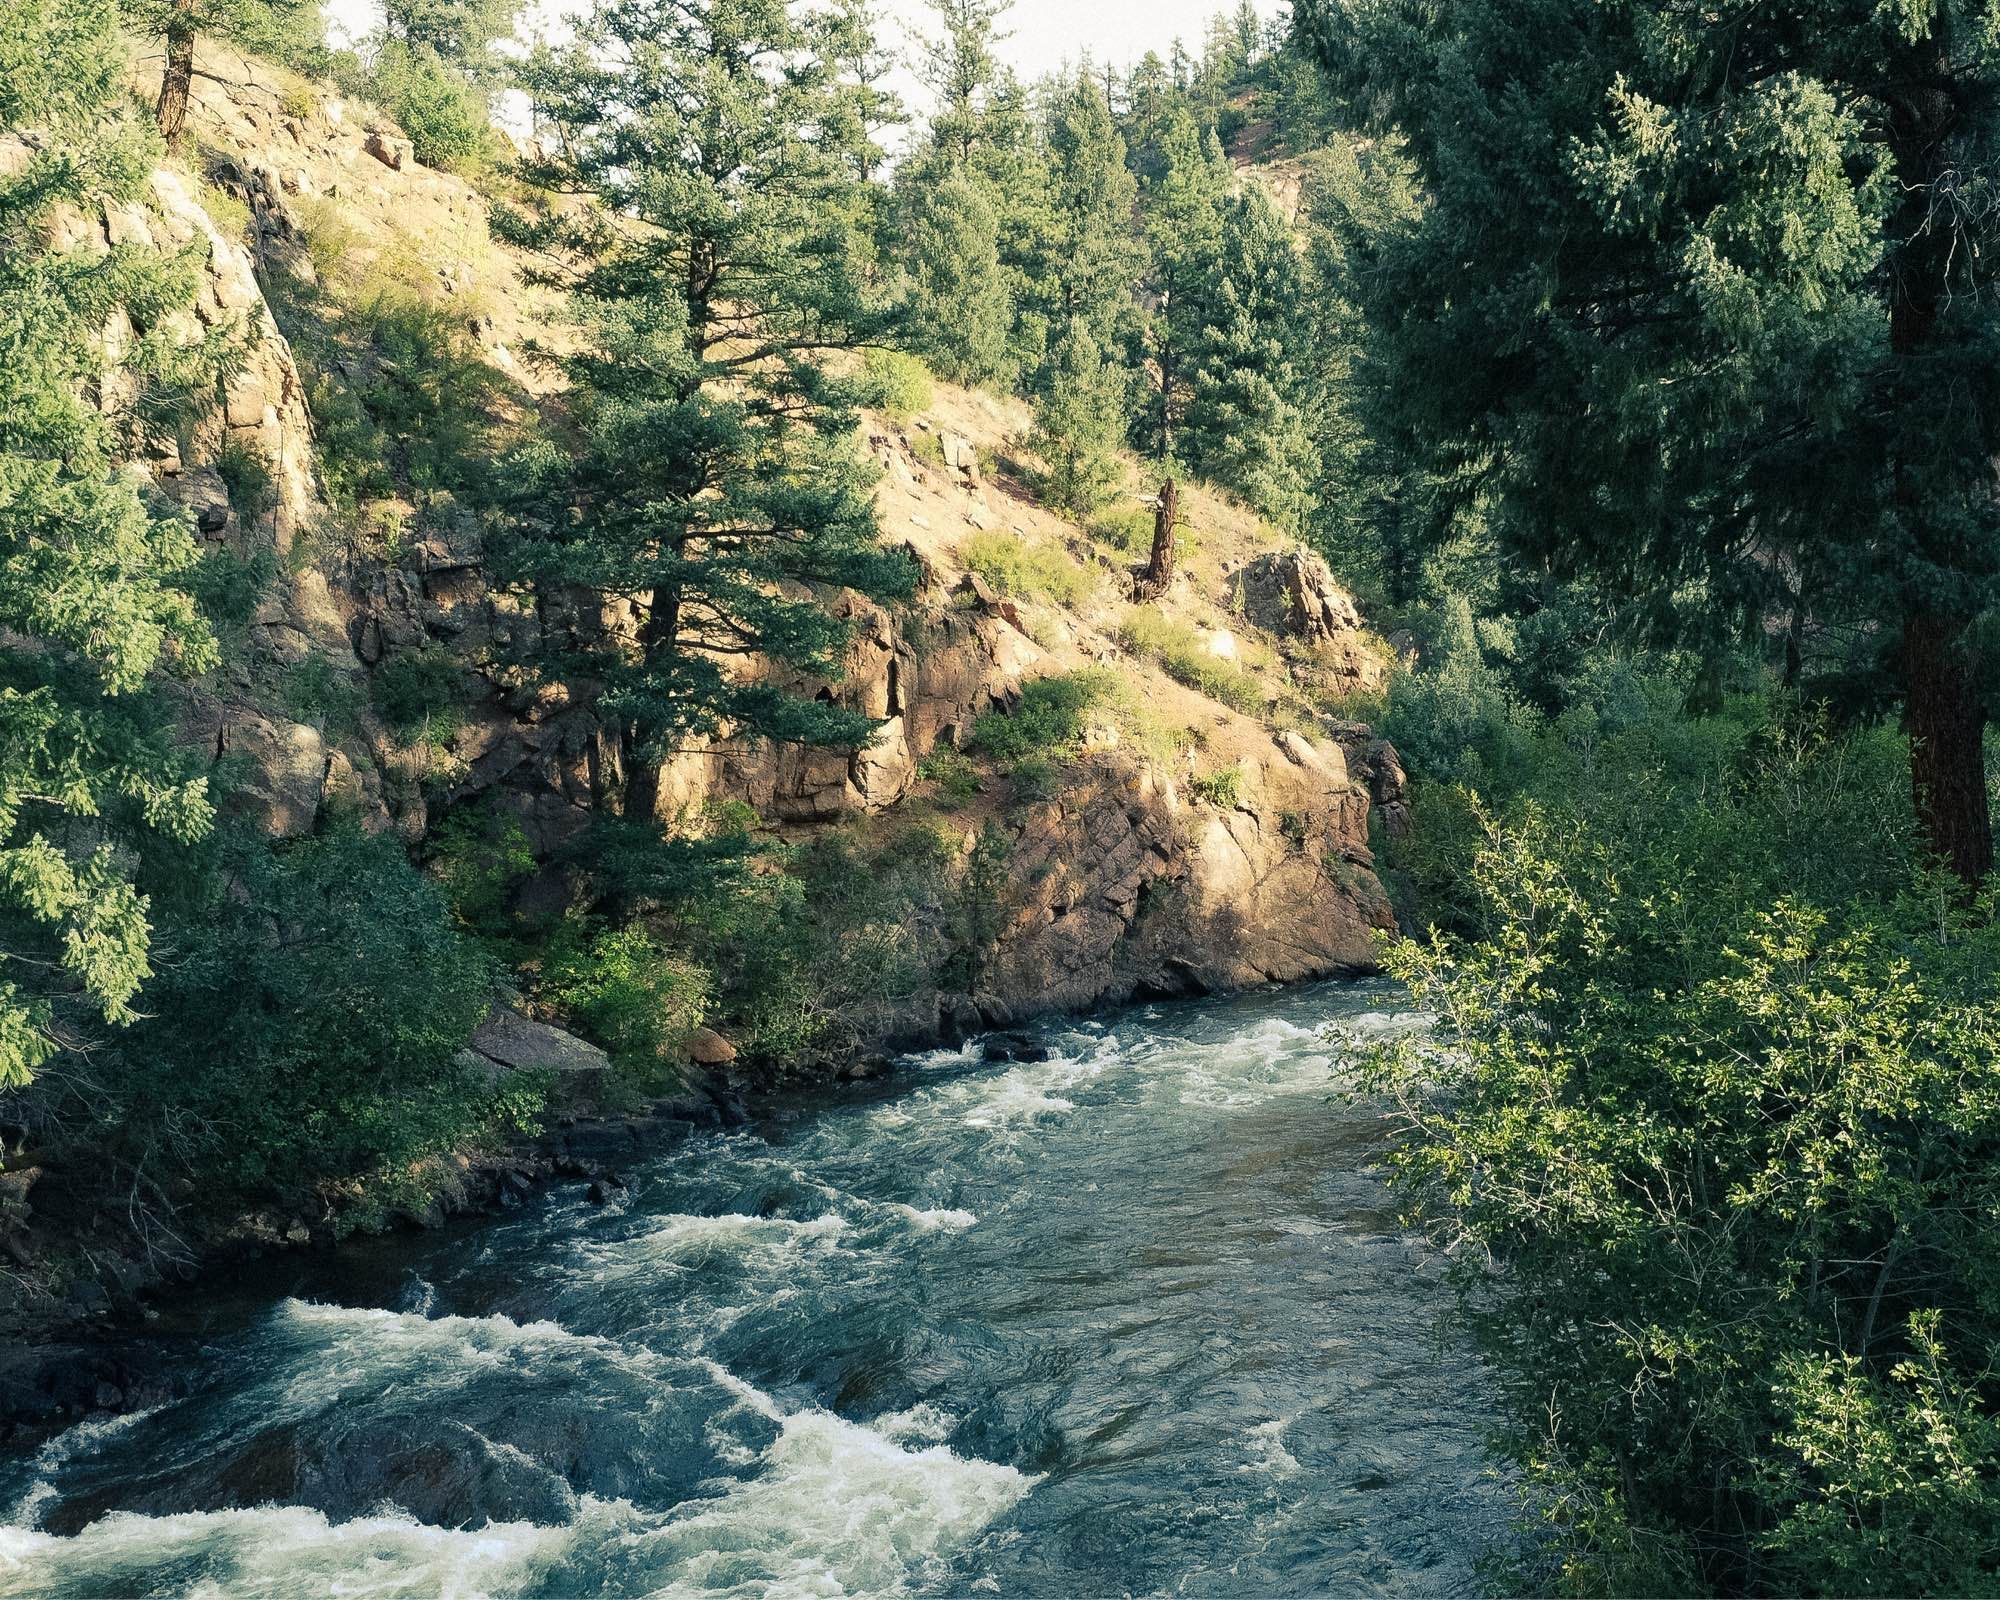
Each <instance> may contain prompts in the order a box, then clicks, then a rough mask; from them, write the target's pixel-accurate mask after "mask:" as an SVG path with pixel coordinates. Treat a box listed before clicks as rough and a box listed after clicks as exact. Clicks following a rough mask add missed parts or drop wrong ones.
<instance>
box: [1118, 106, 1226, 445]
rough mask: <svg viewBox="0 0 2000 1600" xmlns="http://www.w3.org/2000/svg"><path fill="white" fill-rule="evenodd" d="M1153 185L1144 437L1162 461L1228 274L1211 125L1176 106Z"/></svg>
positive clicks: (1217, 146)
mask: <svg viewBox="0 0 2000 1600" xmlns="http://www.w3.org/2000/svg"><path fill="white" fill-rule="evenodd" d="M1153 165H1154V166H1155V167H1156V169H1157V176H1156V177H1155V178H1154V180H1153V181H1152V182H1151V183H1150V184H1149V185H1148V186H1147V189H1146V193H1145V206H1144V213H1143V214H1144V219H1145V229H1146V245H1147V267H1146V276H1145V281H1144V288H1145V291H1146V294H1147V297H1148V299H1149V301H1150V302H1151V304H1152V305H1153V307H1154V310H1153V311H1152V314H1151V315H1150V316H1149V317H1148V318H1147V327H1146V337H1145V348H1146V351H1147V353H1148V355H1149V356H1150V357H1151V362H1150V368H1149V375H1150V377H1151V380H1152V381H1151V390H1150V393H1149V395H1148V406H1147V409H1146V411H1145V412H1144V413H1143V414H1142V417H1141V426H1140V427H1139V428H1138V429H1137V430H1136V431H1137V434H1138V442H1139V443H1140V444H1141V445H1142V446H1143V447H1144V448H1145V449H1146V450H1147V451H1148V452H1149V453H1150V454H1152V455H1154V456H1156V457H1158V458H1159V459H1161V460H1168V459H1171V458H1172V456H1173V454H1174V448H1175V444H1176V441H1177V436H1178V433H1179V429H1180V425H1181V420H1182V418H1183V417H1184V416H1185V415H1186V412H1187V407H1188V399H1189V390H1190V387H1191V385H1192V383H1193V381H1194V372H1193V365H1194V361H1195V359H1196V352H1197V351H1198V350H1199V349H1200V346H1201V343H1202V340H1203V336H1204V332H1205V329H1206V327H1207V323H1208V318H1209V315H1210V310H1211V307H1212V305H1213V303H1214V300H1215V293H1216V288H1217V284H1218V282H1219V280H1220V278H1221V273H1222V218H1223V206H1224V201H1225V198H1226V197H1227V195H1228V193H1229V185H1230V180H1231V173H1230V170H1229V159H1228V157H1227V156H1225V155H1224V154H1223V153H1222V145H1221V143H1220V142H1219V141H1218V140H1217V139H1216V136H1215V133H1214V131H1213V130H1212V129H1204V128H1202V127H1201V126H1200V125H1199V124H1197V123H1196V121H1195V119H1194V115H1193V113H1192V112H1191V111H1190V110H1188V109H1187V108H1186V107H1185V106H1177V107H1176V108H1175V109H1174V111H1172V112H1170V113H1168V114H1167V116H1166V118H1165V120H1164V123H1163V125H1162V127H1161V129H1160V132H1159V142H1158V154H1157V157H1156V159H1155V161H1154V163H1153Z"/></svg>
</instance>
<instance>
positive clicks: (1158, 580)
mask: <svg viewBox="0 0 2000 1600" xmlns="http://www.w3.org/2000/svg"><path fill="white" fill-rule="evenodd" d="M1180 504H1181V496H1180V489H1179V487H1178V486H1177V485H1176V484H1175V483H1174V480H1173V479H1172V478H1169V479H1167V480H1166V481H1165V482H1164V483H1162V484H1161V485H1160V499H1159V503H1158V504H1157V505H1156V506H1155V507H1154V509H1153V554H1152V559H1151V560H1149V561H1148V562H1147V563H1146V564H1145V566H1143V567H1141V568H1140V569H1139V572H1138V574H1137V576H1136V577H1135V578H1134V579H1133V582H1132V598H1133V599H1134V600H1157V599H1158V598H1159V597H1160V596H1161V595H1163V594H1165V593H1166V592H1167V587H1168V585H1170V584H1171V583H1172V582H1173V581H1174V554H1175V551H1174V523H1175V521H1176V520H1177V519H1178V518H1179V516H1180Z"/></svg>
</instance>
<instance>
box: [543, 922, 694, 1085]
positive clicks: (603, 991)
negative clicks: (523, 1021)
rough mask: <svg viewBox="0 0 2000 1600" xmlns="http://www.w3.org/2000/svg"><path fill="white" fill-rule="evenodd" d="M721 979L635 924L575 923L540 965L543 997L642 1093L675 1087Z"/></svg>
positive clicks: (553, 942) (561, 934)
mask: <svg viewBox="0 0 2000 1600" xmlns="http://www.w3.org/2000/svg"><path fill="white" fill-rule="evenodd" d="M714 991H715V979H714V975H713V974H712V973H710V972H709V971H708V970H707V969H706V968H705V967H702V966H700V965H698V964H697V963H695V962H693V961H690V960H688V959H686V958H685V957H683V956H680V955H677V954H676V953H675V952H673V951H672V950H670V949H668V948H667V947H666V946H665V945H664V944H663V943H661V941H660V940H659V939H658V938H657V937H655V936H654V935H653V934H652V933H650V932H649V931H648V930H647V929H645V928H644V927H642V926H640V925H639V924H637V923H632V924H628V925H627V926H624V927H613V928H604V927H594V926H592V925H591V924H590V923H589V922H587V921H585V920H583V919H581V918H571V919H570V920H568V921H566V922H565V923H564V924H563V926H562V928H561V929H560V930H559V931H558V933H557V934H556V936H555V938H553V939H552V940H551V941H550V942H549V947H548V950H547V951H546V953H545V954H544V956H543V959H542V970H541V982H540V984H539V986H538V993H539V994H540V996H541V997H542V998H543V999H545V1000H548V1001H551V1002H553V1003H554V1004H555V1005H558V1006H560V1007H562V1009H563V1010H564V1011H566V1012H567V1013H568V1014H569V1015H570V1016H572V1017H573V1018H575V1020H576V1021H577V1023H578V1024H579V1025H580V1026H581V1027H582V1029H583V1031H584V1032H585V1033H587V1034H588V1035H589V1036H590V1037H591V1038H592V1039H594V1040H596V1041H597V1043H599V1044H601V1045H602V1046H604V1048H605V1049H606V1050H607V1051H609V1052H610V1054H611V1058H612V1061H613V1062H614V1063H615V1064H616V1066H617V1067H618V1068H619V1069H620V1071H621V1072H622V1073H624V1074H625V1076H626V1077H627V1078H628V1079H629V1080H630V1081H631V1082H632V1083H633V1084H634V1085H635V1086H636V1087H638V1088H640V1089H643V1090H646V1091H648V1092H658V1091H660V1090H662V1089H670V1088H677V1087H679V1086H680V1085H681V1083H682V1081H683V1078H684V1071H683V1068H684V1065H685V1057H684V1055H683V1047H684V1046H685V1043H686V1040H687V1037H688V1035H689V1034H690V1033H692V1032H693V1031H694V1030H695V1029H696V1028H698V1027H700V1026H701V1024H702V1020H703V1019H704V1018H705V1017H706V1016H707V1014H708V1011H709V1008H710V1006H711V1005H712V1004H713V1003H714V998H715V994H714Z"/></svg>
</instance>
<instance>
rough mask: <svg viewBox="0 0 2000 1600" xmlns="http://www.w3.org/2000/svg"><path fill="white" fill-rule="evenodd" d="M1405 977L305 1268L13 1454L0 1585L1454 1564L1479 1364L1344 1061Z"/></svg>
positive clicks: (1462, 1584) (54, 1587) (1260, 1010)
mask: <svg viewBox="0 0 2000 1600" xmlns="http://www.w3.org/2000/svg"><path fill="white" fill-rule="evenodd" d="M1394 1006H1395V996H1394V992H1393V991H1392V990H1389V989H1388V988H1386V987H1384V986H1381V985H1375V984H1349V985H1325V986H1321V987H1319V988H1316V989H1306V990H1292V991H1286V992H1271V993H1265V994H1260V995H1253V996H1246V997H1242V998H1238V999H1235V1000H1230V1001H1222V1002H1200V1003H1190V1004H1174V1005H1161V1006H1154V1007H1146V1008H1140V1009H1135V1010H1133V1011H1130V1012H1126V1013H1123V1014H1121V1015H1118V1016H1115V1017H1112V1018H1109V1019H1106V1020H1104V1021H1098V1022H1079V1023H1068V1024H1059V1025H1053V1026H1051V1027H1050V1028H1049V1029H1047V1030H1046V1032H1045V1034H1044V1035H1043V1037H1044V1039H1045V1042H1046V1043H1047V1044H1048V1045H1049V1046H1050V1047H1051V1049H1052V1050H1053V1052H1054V1054H1053V1055H1052V1057H1051V1059H1049V1060H1047V1061H1043V1062H1037V1063H1032V1064H1002V1065H992V1064H987V1063H985V1062H983V1061H982V1060H981V1059H980V1052H979V1050H978V1049H977V1048H976V1047H968V1048H967V1049H966V1050H964V1051H954V1052H937V1053H934V1054H931V1055H927V1056H920V1057H915V1058H912V1059H911V1060H909V1061H908V1062H906V1063H904V1064H903V1065H902V1067H901V1068H900V1070H899V1071H898V1072H897V1074H896V1075H895V1076H894V1077H893V1078H892V1079H890V1080H889V1081H887V1082H886V1083H884V1084H880V1085H875V1086H871V1087H870V1088H869V1089H868V1090H867V1091H866V1092H862V1091H859V1090H857V1091H855V1092H853V1093H851V1094H849V1095H846V1096H844V1097H831V1098H828V1097H822V1098H819V1099H816V1100H810V1101H807V1100H802V1101H799V1102H797V1103H792V1104H782V1105H778V1106H775V1107H772V1108H770V1109H769V1110H768V1112H767V1114H766V1116H765V1119H764V1120H763V1122H762V1123H760V1125H759V1126H757V1127H756V1128H754V1129H752V1130H743V1131H734V1132H727V1133H695V1134H691V1135H690V1136H689V1137H688V1138H687V1139H686V1140H684V1141H682V1142H680V1143H677V1144H675V1145H673V1146H672V1147H671V1148H668V1149H664V1150H662V1151H660V1152H658V1153H657V1154H655V1155H653V1156H652V1157H650V1158H649V1159H647V1160H646V1161H644V1162H643V1163H640V1164H638V1165H636V1166H635V1167H634V1169H633V1171H632V1172H631V1173H630V1180H631V1185H630V1188H629V1190H628V1191H627V1192H626V1193H625V1194H623V1195H621V1196H616V1197H614V1200H613V1202H612V1203H611V1204H610V1205H607V1206H604V1207H602V1208H596V1207H592V1206H591V1205H589V1204H588V1203H587V1201H586V1199H585V1197H584V1195H583V1194H582V1193H581V1188H580V1186H578V1187H576V1188H572V1189H570V1190H562V1191H557V1192H556V1193H554V1194H552V1195H551V1196H549V1197H548V1198H547V1199H546V1200H544V1201H542V1202H539V1203H537V1204H535V1205H534V1206H532V1207H530V1208H528V1209H526V1210H524V1211H522V1212H519V1213H516V1214H514V1215H511V1216H508V1217H504V1218H501V1219H498V1220H495V1221H490V1222H485V1223H481V1224H478V1225H476V1226H467V1227H464V1228H461V1229H458V1230H455V1231H454V1232H452V1233H450V1234H448V1235H446V1236H443V1237H436V1236H432V1237H428V1238H425V1239H422V1240H418V1241H407V1240H406V1241H390V1242H385V1243H383V1244H381V1245H379V1246H375V1247H372V1248H364V1249H361V1250H359V1251H355V1252H348V1253H344V1254H342V1255H341V1256H338V1257H336V1258H333V1259H332V1260H331V1261H322V1262H318V1263H293V1264H291V1265H289V1266H285V1267H281V1268H279V1269H277V1270H280V1271H283V1272H289V1273H290V1274H292V1277H291V1278H289V1279H287V1280H286V1281H284V1282H283V1283H282V1284H280V1285H278V1286H276V1287H273V1288H270V1289H267V1290H266V1291H265V1292H263V1293H262V1294H261V1296H259V1295H249V1294H247V1293H246V1294H244V1295H242V1296H239V1298H238V1300H237V1301H236V1302H234V1303H230V1302H225V1301H221V1300H215V1301H213V1303H212V1304H210V1305H209V1306H208V1307H207V1308H206V1310H205V1311H204V1316H205V1317H206V1322H205V1323H204V1325H203V1326H202V1327H201V1328H200V1329H199V1331H198V1332H197V1333H195V1334H191V1335H184V1336H183V1338H184V1342H185V1346H186V1348H185V1351H184V1353H183V1354H182V1355H181V1356H179V1357H178V1358H177V1359H181V1360H184V1362H185V1363H186V1365H187V1368H188V1369H189V1370H190V1371H191V1373H192V1376H193V1390H192V1393H191V1394H189V1395H188V1396H187V1397H186V1398H184V1399H181V1400H177V1401H175V1402H173V1403H172V1404H169V1405H167V1406H164V1407H162V1408H160V1409H158V1410H156V1411H152V1412H147V1413H141V1414H138V1415H133V1416H127V1417H120V1418H116V1419H112V1420H109V1421H97V1422H91V1423H86V1424H84V1425H81V1426H79V1427H76V1428H73V1429H71V1430H70V1431H69V1432H68V1433H65V1434H62V1435H60V1436H58V1437H57V1438H55V1439H54V1440H52V1441H50V1442H49V1443H48V1444H47V1445H46V1446H44V1447H43V1448H42V1449H41V1450H40V1451H39V1452H37V1453H36V1454H34V1455H33V1456H32V1457H31V1458H28V1459H25V1460H18V1461H12V1462H5V1461H0V1595H5V1596H17V1595H36V1596H55V1595H92V1596H103V1595H140V1594H146V1595H154V1594H157V1595H189V1594H193V1595H273V1596H275V1595H293V1594H299V1595H328V1594H332V1595H341V1596H403V1595H407V1596H413V1597H416V1596H434V1595H444V1596H475V1595H495V1596H499V1595H522V1596H529V1595H534V1596H584V1595H740V1596H756V1597H760V1600H761V1597H765V1596H805V1595H815V1596H816V1595H858V1594H891V1595H901V1594H916V1595H921V1594H953V1595H957V1594H1000V1595H1046V1596H1061V1597H1074V1596H1088V1595H1127V1594H1156V1593H1157V1594H1189V1595H1260V1596H1261V1595H1294V1594H1324V1593H1338V1594H1355V1593H1369V1592H1383V1593H1395V1594H1410V1593H1464V1592H1468V1591H1469V1590H1470V1589H1471V1588H1472V1587H1473V1578H1472V1561H1473V1559H1474V1558H1475V1557H1476V1555H1477V1554H1478V1553H1479V1551H1480V1549H1481V1547H1482V1546H1483V1545H1484V1544H1485V1543H1486V1542H1487V1541H1488V1540H1490V1539H1491V1538H1492V1537H1493V1536H1494V1535H1495V1534H1496V1533H1497V1532H1498V1531H1499V1530H1500V1528H1501V1527H1502V1526H1503V1525H1504V1522H1505V1519H1506V1505H1505V1496H1504V1492H1503V1490H1502V1489H1501V1487H1500V1486H1498V1485H1496V1484H1495V1483H1494V1482H1493V1481H1492V1480H1491V1479H1490V1478H1489V1477H1488V1476H1487V1475H1486V1468H1485V1463H1484V1460H1483V1458H1482V1456H1481V1453H1480V1448H1479V1442H1480V1430H1481V1426H1482V1420H1483V1418H1482V1412H1483V1411H1484V1409H1485V1408H1484V1403H1483V1400H1482V1397H1481V1394H1480V1390H1479V1385H1478V1379H1477V1373H1476V1369H1475V1368H1474V1367H1473V1366H1472V1364H1471V1363H1470V1361H1469V1360H1468V1358H1467V1357H1466V1356H1465V1355H1464V1354H1463V1353H1462V1352H1458V1351H1454V1350H1451V1349H1448V1348H1446V1349H1441V1348H1440V1345H1439V1341H1438V1338H1437V1333H1436V1321H1437V1315H1438V1313H1439V1311H1440V1310H1441V1309H1442V1307H1443V1304H1444V1299H1445V1291H1444V1289H1443V1288H1442V1286H1441V1284H1440V1283H1439V1281H1438V1275H1437V1272H1436V1271H1435V1269H1434V1267H1433V1266H1432V1265H1431V1264H1429V1263H1427V1262H1426V1260H1425V1259H1424V1256H1423V1254H1422V1253H1421V1252H1420V1251H1419V1250H1418V1249H1417V1248H1416V1247H1415V1245H1414V1244H1413V1243H1412V1242H1411V1241H1409V1240H1408V1239H1407V1238H1406V1237H1405V1236H1404V1234H1403V1233H1402V1232H1401V1231H1400V1230H1399V1228H1398V1227H1397V1225H1396V1222H1395V1217H1394V1211H1393V1206H1392V1204H1391V1202H1390V1201H1389V1200H1388V1198H1387V1197H1386V1196H1385V1194H1384V1193H1383V1191H1382V1189H1381V1188H1380V1186H1379V1184H1378V1182H1377V1181H1376V1179H1375V1178H1374V1177H1373V1176H1372V1175H1371V1173H1370V1171H1369V1168H1370V1164H1371V1162H1372V1161H1373V1160H1374V1159H1375V1157H1376V1155H1377V1153H1378V1150H1379V1141H1380V1137H1381V1123H1380V1117H1379V1114H1378V1112H1377V1111H1375V1110H1373V1109H1371V1108H1370V1107H1368V1106H1366V1105H1365V1104H1356V1103H1351V1102H1343V1101H1341V1100H1339V1099H1337V1098H1331V1097H1332V1095H1333V1091H1334V1090H1335V1089H1336V1088H1337V1086H1338V1082H1339V1078H1340V1074H1341V1070H1342V1068H1341V1062H1342V1058H1343V1056H1344V1055H1345V1054H1346V1053H1347V1052H1348V1051H1349V1050H1350V1049H1351V1048H1352V1046H1351V1044H1350V1043H1344V1042H1342V1041H1343V1040H1349V1041H1351V1040H1352V1039H1354V1038H1356V1037H1366V1036H1368V1035H1371V1034H1379V1033H1381V1032H1383V1031H1385V1030H1391V1029H1395V1028H1399V1027H1406V1026H1411V1025H1413V1023H1414V1020H1415V1019H1412V1018H1409V1017H1407V1016H1404V1015H1401V1014H1399V1013H1398V1012H1396V1011H1395V1009H1394ZM1329 1028H1330V1029H1331V1030H1332V1031H1331V1033H1329V1031H1328V1030H1329ZM163 1337H164V1336H163Z"/></svg>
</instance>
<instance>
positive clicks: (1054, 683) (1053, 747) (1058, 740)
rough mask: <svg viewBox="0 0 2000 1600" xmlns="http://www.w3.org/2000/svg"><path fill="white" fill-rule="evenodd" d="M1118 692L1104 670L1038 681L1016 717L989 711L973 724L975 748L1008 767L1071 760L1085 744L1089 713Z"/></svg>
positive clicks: (1031, 685) (1029, 687)
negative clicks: (1040, 760)
mask: <svg viewBox="0 0 2000 1600" xmlns="http://www.w3.org/2000/svg"><path fill="white" fill-rule="evenodd" d="M1115 692H1116V682H1115V680H1114V679H1113V677H1112V675H1111V674H1110V673H1109V672H1106V671H1104V670H1102V669H1101V668H1085V669H1083V670H1080V671H1076V672H1064V673H1058V674H1056V675H1054V676H1052V677H1047V678H1036V679H1034V680H1033V681H1031V682H1030V683H1028V684H1026V685H1025V686H1024V687H1023V688H1022V690H1021V703H1020V704H1019V705H1018V706H1016V707H1015V708H1014V710H1013V711H1012V712H1011V713H1009V712H1001V711H989V712H987V713H986V714H985V715H984V716H982V717H981V718H980V719H979V720H978V721H977V722H975V723H974V724H973V725H972V741H971V742H972V747H973V748H974V749H976V750H982V751H984V752H985V753H986V754H988V755H990V756H992V757H994V758H995V759H996V760H999V761H1006V762H1018V761H1022V760H1026V759H1030V758H1035V757H1040V758H1047V757H1050V756H1057V755H1068V754H1070V753H1071V752H1072V751H1073V750H1074V749H1075V748H1076V746H1077V745H1078V744H1079V743H1081V741H1082V739H1083V735H1084V730H1085V729H1086V728H1087V727H1088V726H1089V713H1090V712H1091V711H1093V710H1094V709H1096V708H1097V707H1099V706H1102V705H1104V704H1105V703H1106V702H1107V701H1108V700H1110V699H1111V698H1112V696H1113V695H1114V693H1115Z"/></svg>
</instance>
